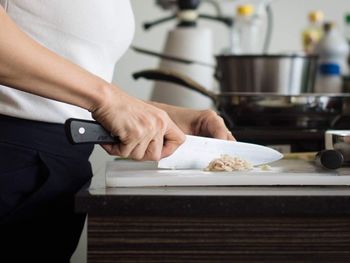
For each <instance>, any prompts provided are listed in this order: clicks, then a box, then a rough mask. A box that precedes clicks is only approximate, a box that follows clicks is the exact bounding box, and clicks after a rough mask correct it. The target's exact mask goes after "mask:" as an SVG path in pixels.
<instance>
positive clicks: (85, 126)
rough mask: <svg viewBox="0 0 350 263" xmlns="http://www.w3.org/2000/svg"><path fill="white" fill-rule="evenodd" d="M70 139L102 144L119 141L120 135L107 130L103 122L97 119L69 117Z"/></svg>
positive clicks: (82, 142)
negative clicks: (100, 122) (96, 120)
mask: <svg viewBox="0 0 350 263" xmlns="http://www.w3.org/2000/svg"><path fill="white" fill-rule="evenodd" d="M65 130H66V135H67V137H68V140H69V141H70V142H71V143H72V144H88V143H89V144H101V143H119V142H120V141H119V139H118V137H114V136H113V135H111V133H109V132H108V131H106V130H105V129H104V128H103V127H102V125H101V124H99V123H98V122H95V121H88V120H80V119H68V120H67V121H66V123H65Z"/></svg>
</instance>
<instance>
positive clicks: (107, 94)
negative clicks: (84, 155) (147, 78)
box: [92, 85, 185, 160]
mask: <svg viewBox="0 0 350 263" xmlns="http://www.w3.org/2000/svg"><path fill="white" fill-rule="evenodd" d="M103 93H104V95H103V96H102V98H103V99H102V100H101V102H100V103H99V105H96V106H95V107H94V109H93V110H92V117H93V118H94V119H95V120H96V121H98V122H99V123H101V124H102V126H104V128H105V129H107V130H108V131H110V132H111V133H112V134H113V135H114V136H117V137H118V138H119V140H120V141H121V143H119V144H108V145H102V147H103V148H104V149H105V150H106V151H107V152H108V153H109V154H111V155H117V156H121V157H125V158H131V159H134V160H160V159H161V158H163V157H166V156H169V155H170V154H172V153H173V152H174V151H175V150H176V149H177V147H178V146H180V145H181V144H182V143H183V142H184V140H185V134H184V133H183V132H182V131H181V130H180V129H179V128H178V127H177V126H176V124H175V123H174V122H173V121H172V120H171V119H170V117H169V116H168V114H167V113H166V112H165V111H163V110H160V109H158V108H156V107H154V106H152V105H149V104H147V103H145V102H143V101H141V100H139V99H136V98H133V97H131V96H129V95H127V94H126V93H124V92H123V91H121V90H120V89H118V88H116V87H114V86H112V85H110V86H108V87H107V88H106V89H105V90H104V91H103Z"/></svg>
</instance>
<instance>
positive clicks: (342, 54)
mask: <svg viewBox="0 0 350 263" xmlns="http://www.w3.org/2000/svg"><path fill="white" fill-rule="evenodd" d="M316 53H317V54H318V56H319V65H320V66H322V65H323V64H336V65H338V66H339V67H340V75H348V74H349V67H348V64H347V58H348V56H349V46H348V43H347V41H346V39H345V37H344V36H343V35H342V34H340V32H339V31H338V30H337V28H336V26H335V24H334V23H330V22H328V23H325V24H324V35H323V37H322V38H321V40H320V42H319V43H318V45H317V47H316Z"/></svg>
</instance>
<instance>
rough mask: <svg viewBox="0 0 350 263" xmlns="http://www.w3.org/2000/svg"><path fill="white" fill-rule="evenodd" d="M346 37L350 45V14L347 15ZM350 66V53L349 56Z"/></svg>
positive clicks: (349, 62)
mask: <svg viewBox="0 0 350 263" xmlns="http://www.w3.org/2000/svg"><path fill="white" fill-rule="evenodd" d="M345 38H346V40H347V41H348V46H349V47H350V14H346V15H345ZM348 66H349V68H350V55H349V56H348ZM348 75H350V72H349V74H348Z"/></svg>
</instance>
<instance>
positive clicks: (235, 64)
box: [133, 47, 318, 95]
mask: <svg viewBox="0 0 350 263" xmlns="http://www.w3.org/2000/svg"><path fill="white" fill-rule="evenodd" d="M133 49H134V50H135V51H136V52H139V53H142V54H147V55H150V56H155V57H159V58H162V59H167V60H171V61H175V62H179V63H184V64H196V65H201V66H207V67H213V68H215V77H216V79H217V80H218V82H219V84H220V86H219V87H220V91H221V92H255V93H276V94H283V95H298V94H301V93H312V92H313V91H314V83H315V78H316V73H317V61H318V57H317V56H314V55H298V54H278V55H218V56H216V57H215V58H216V62H217V63H216V65H210V64H207V63H203V62H200V61H193V60H189V59H184V58H178V57H173V56H169V55H167V54H161V53H158V52H154V51H150V50H146V49H142V48H138V47H133Z"/></svg>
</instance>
